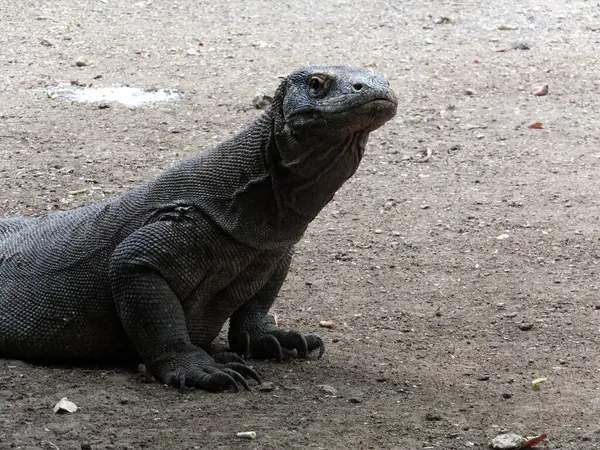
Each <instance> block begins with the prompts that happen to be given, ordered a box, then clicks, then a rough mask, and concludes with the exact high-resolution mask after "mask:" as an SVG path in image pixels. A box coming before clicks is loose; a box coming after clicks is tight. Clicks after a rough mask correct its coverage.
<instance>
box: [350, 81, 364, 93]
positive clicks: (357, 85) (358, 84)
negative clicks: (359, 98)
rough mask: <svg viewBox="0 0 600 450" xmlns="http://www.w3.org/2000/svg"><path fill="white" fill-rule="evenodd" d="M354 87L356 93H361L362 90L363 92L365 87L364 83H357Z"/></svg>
mask: <svg viewBox="0 0 600 450" xmlns="http://www.w3.org/2000/svg"><path fill="white" fill-rule="evenodd" d="M352 87H353V88H354V90H355V91H356V92H359V91H361V90H362V88H363V85H362V83H355V84H353V85H352Z"/></svg>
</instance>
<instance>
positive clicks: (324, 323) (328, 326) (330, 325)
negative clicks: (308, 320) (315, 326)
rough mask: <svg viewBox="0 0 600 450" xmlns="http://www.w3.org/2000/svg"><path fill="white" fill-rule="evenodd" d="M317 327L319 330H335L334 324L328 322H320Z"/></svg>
mask: <svg viewBox="0 0 600 450" xmlns="http://www.w3.org/2000/svg"><path fill="white" fill-rule="evenodd" d="M319 326H320V327H321V328H335V323H334V322H332V321H330V320H321V321H320V322H319Z"/></svg>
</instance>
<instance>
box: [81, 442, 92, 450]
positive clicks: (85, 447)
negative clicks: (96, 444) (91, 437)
mask: <svg viewBox="0 0 600 450" xmlns="http://www.w3.org/2000/svg"><path fill="white" fill-rule="evenodd" d="M81 450H92V444H90V443H89V442H83V443H82V444H81Z"/></svg>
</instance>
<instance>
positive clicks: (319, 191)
mask: <svg viewBox="0 0 600 450" xmlns="http://www.w3.org/2000/svg"><path fill="white" fill-rule="evenodd" d="M396 107H397V101H396V97H395V96H394V93H393V91H392V90H391V89H390V87H389V83H388V81H387V80H386V79H385V78H381V77H379V76H375V75H372V74H371V73H369V72H367V71H366V70H363V69H359V68H349V67H338V66H334V67H308V68H303V69H300V70H297V71H295V72H293V73H292V74H290V75H289V76H288V77H287V78H286V79H285V80H284V81H283V82H282V83H281V85H280V86H279V88H278V89H277V91H276V93H275V96H274V100H273V103H272V105H271V106H270V108H269V109H268V110H266V111H265V112H264V113H263V114H262V115H261V116H260V117H258V118H257V119H256V121H254V122H253V123H252V124H250V126H249V127H248V128H246V129H245V130H244V131H242V132H240V133H239V134H237V135H236V136H234V137H233V138H232V139H230V140H228V141H226V142H223V143H222V144H220V145H218V146H216V147H215V148H212V149H210V150H207V151H205V152H202V153H200V154H199V155H198V156H195V157H193V158H191V159H188V160H186V161H183V162H181V163H180V164H178V165H175V166H174V167H171V168H170V169H168V170H166V171H165V172H164V173H162V175H160V176H158V177H157V178H156V179H154V180H151V181H149V182H146V183H144V184H142V185H140V186H138V187H136V188H134V189H132V190H130V191H128V192H125V193H124V194H122V195H121V196H119V197H116V198H113V199H111V200H109V201H107V202H104V203H101V204H95V205H89V206H84V207H80V208H76V209H73V210H71V211H66V212H57V213H51V214H48V215H46V216H43V217H39V218H31V219H22V218H9V219H4V220H0V356H4V357H13V358H24V359H28V358H30V359H43V360H48V361H52V362H63V363H64V362H69V361H71V362H77V361H90V360H103V359H104V360H106V359H110V358H115V357H119V358H123V357H135V356H136V355H138V356H137V357H141V358H142V359H143V361H144V363H145V364H146V367H147V369H148V370H149V371H150V372H151V373H152V374H153V375H154V376H155V377H156V378H157V379H159V380H160V381H162V382H164V383H167V384H171V385H174V386H179V387H181V388H183V387H185V386H193V387H197V388H202V389H207V390H220V389H227V388H233V389H234V390H235V391H237V390H238V389H239V386H243V387H244V388H246V389H248V382H247V379H248V378H253V379H255V380H257V381H258V382H260V380H259V378H258V376H257V374H256V373H255V371H254V370H253V369H251V368H250V367H249V366H247V365H246V363H245V360H244V359H243V358H249V357H254V358H274V359H276V360H278V361H281V360H282V358H283V356H284V353H285V354H287V353H288V352H292V353H293V354H294V353H295V354H297V356H298V357H299V358H307V356H308V354H309V352H311V351H313V350H317V351H318V353H319V357H320V356H321V355H322V354H323V351H324V345H323V341H322V340H321V338H320V337H318V336H315V335H312V334H301V333H299V332H298V331H291V330H285V329H281V328H279V327H277V324H276V323H275V321H274V320H273V318H272V317H271V316H270V315H268V313H269V310H270V309H271V306H272V305H273V302H274V301H275V298H276V296H277V294H278V291H279V289H280V287H281V285H282V284H283V281H284V280H285V277H286V275H287V272H288V268H289V265H290V260H291V257H292V247H293V245H294V244H295V243H296V242H298V241H299V240H300V238H301V237H302V235H303V233H304V231H305V230H306V228H307V226H308V224H309V223H310V222H311V221H312V220H313V219H314V218H315V216H316V215H317V214H318V213H319V211H321V209H322V208H323V207H324V206H325V205H326V204H327V203H328V202H329V201H330V200H331V199H332V197H333V195H334V194H335V192H336V191H337V190H338V189H339V188H340V186H342V184H343V183H344V182H345V181H346V180H347V179H348V178H349V177H350V176H352V174H353V173H354V172H355V171H356V169H357V168H358V165H359V163H360V160H361V158H362V156H363V153H364V150H365V145H366V143H367V138H368V135H369V133H370V132H371V131H373V130H375V129H377V128H379V127H380V126H382V125H383V124H384V123H385V122H387V121H388V120H390V119H391V118H392V117H393V116H394V114H395V113H396ZM227 319H230V326H229V332H228V339H229V345H230V348H231V353H216V354H215V353H212V354H211V353H210V343H211V342H212V341H213V340H214V339H215V338H216V337H217V335H218V334H219V332H220V330H221V328H222V327H223V325H224V323H225V322H226V321H227ZM294 351H295V352H294Z"/></svg>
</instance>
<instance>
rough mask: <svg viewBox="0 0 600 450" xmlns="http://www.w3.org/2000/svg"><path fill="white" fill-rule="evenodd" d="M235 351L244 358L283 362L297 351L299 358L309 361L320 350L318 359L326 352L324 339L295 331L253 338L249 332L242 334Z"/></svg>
mask: <svg viewBox="0 0 600 450" xmlns="http://www.w3.org/2000/svg"><path fill="white" fill-rule="evenodd" d="M235 341H236V342H235V350H237V351H238V353H240V354H241V355H242V357H243V358H245V359H248V358H256V359H271V358H272V359H275V360H276V361H277V362H282V361H283V360H284V359H287V358H290V357H292V355H293V351H294V350H296V353H297V355H298V358H301V359H308V354H309V353H310V352H312V351H313V350H316V349H319V355H318V356H317V359H320V358H321V357H322V356H323V353H324V352H325V344H324V343H323V339H321V338H320V337H319V336H317V335H314V334H306V335H304V334H302V333H300V332H298V331H293V330H279V329H277V330H272V331H270V332H269V333H268V334H263V335H261V336H258V337H251V336H250V333H248V332H247V331H244V332H241V333H239V334H238V335H237V339H235Z"/></svg>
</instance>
